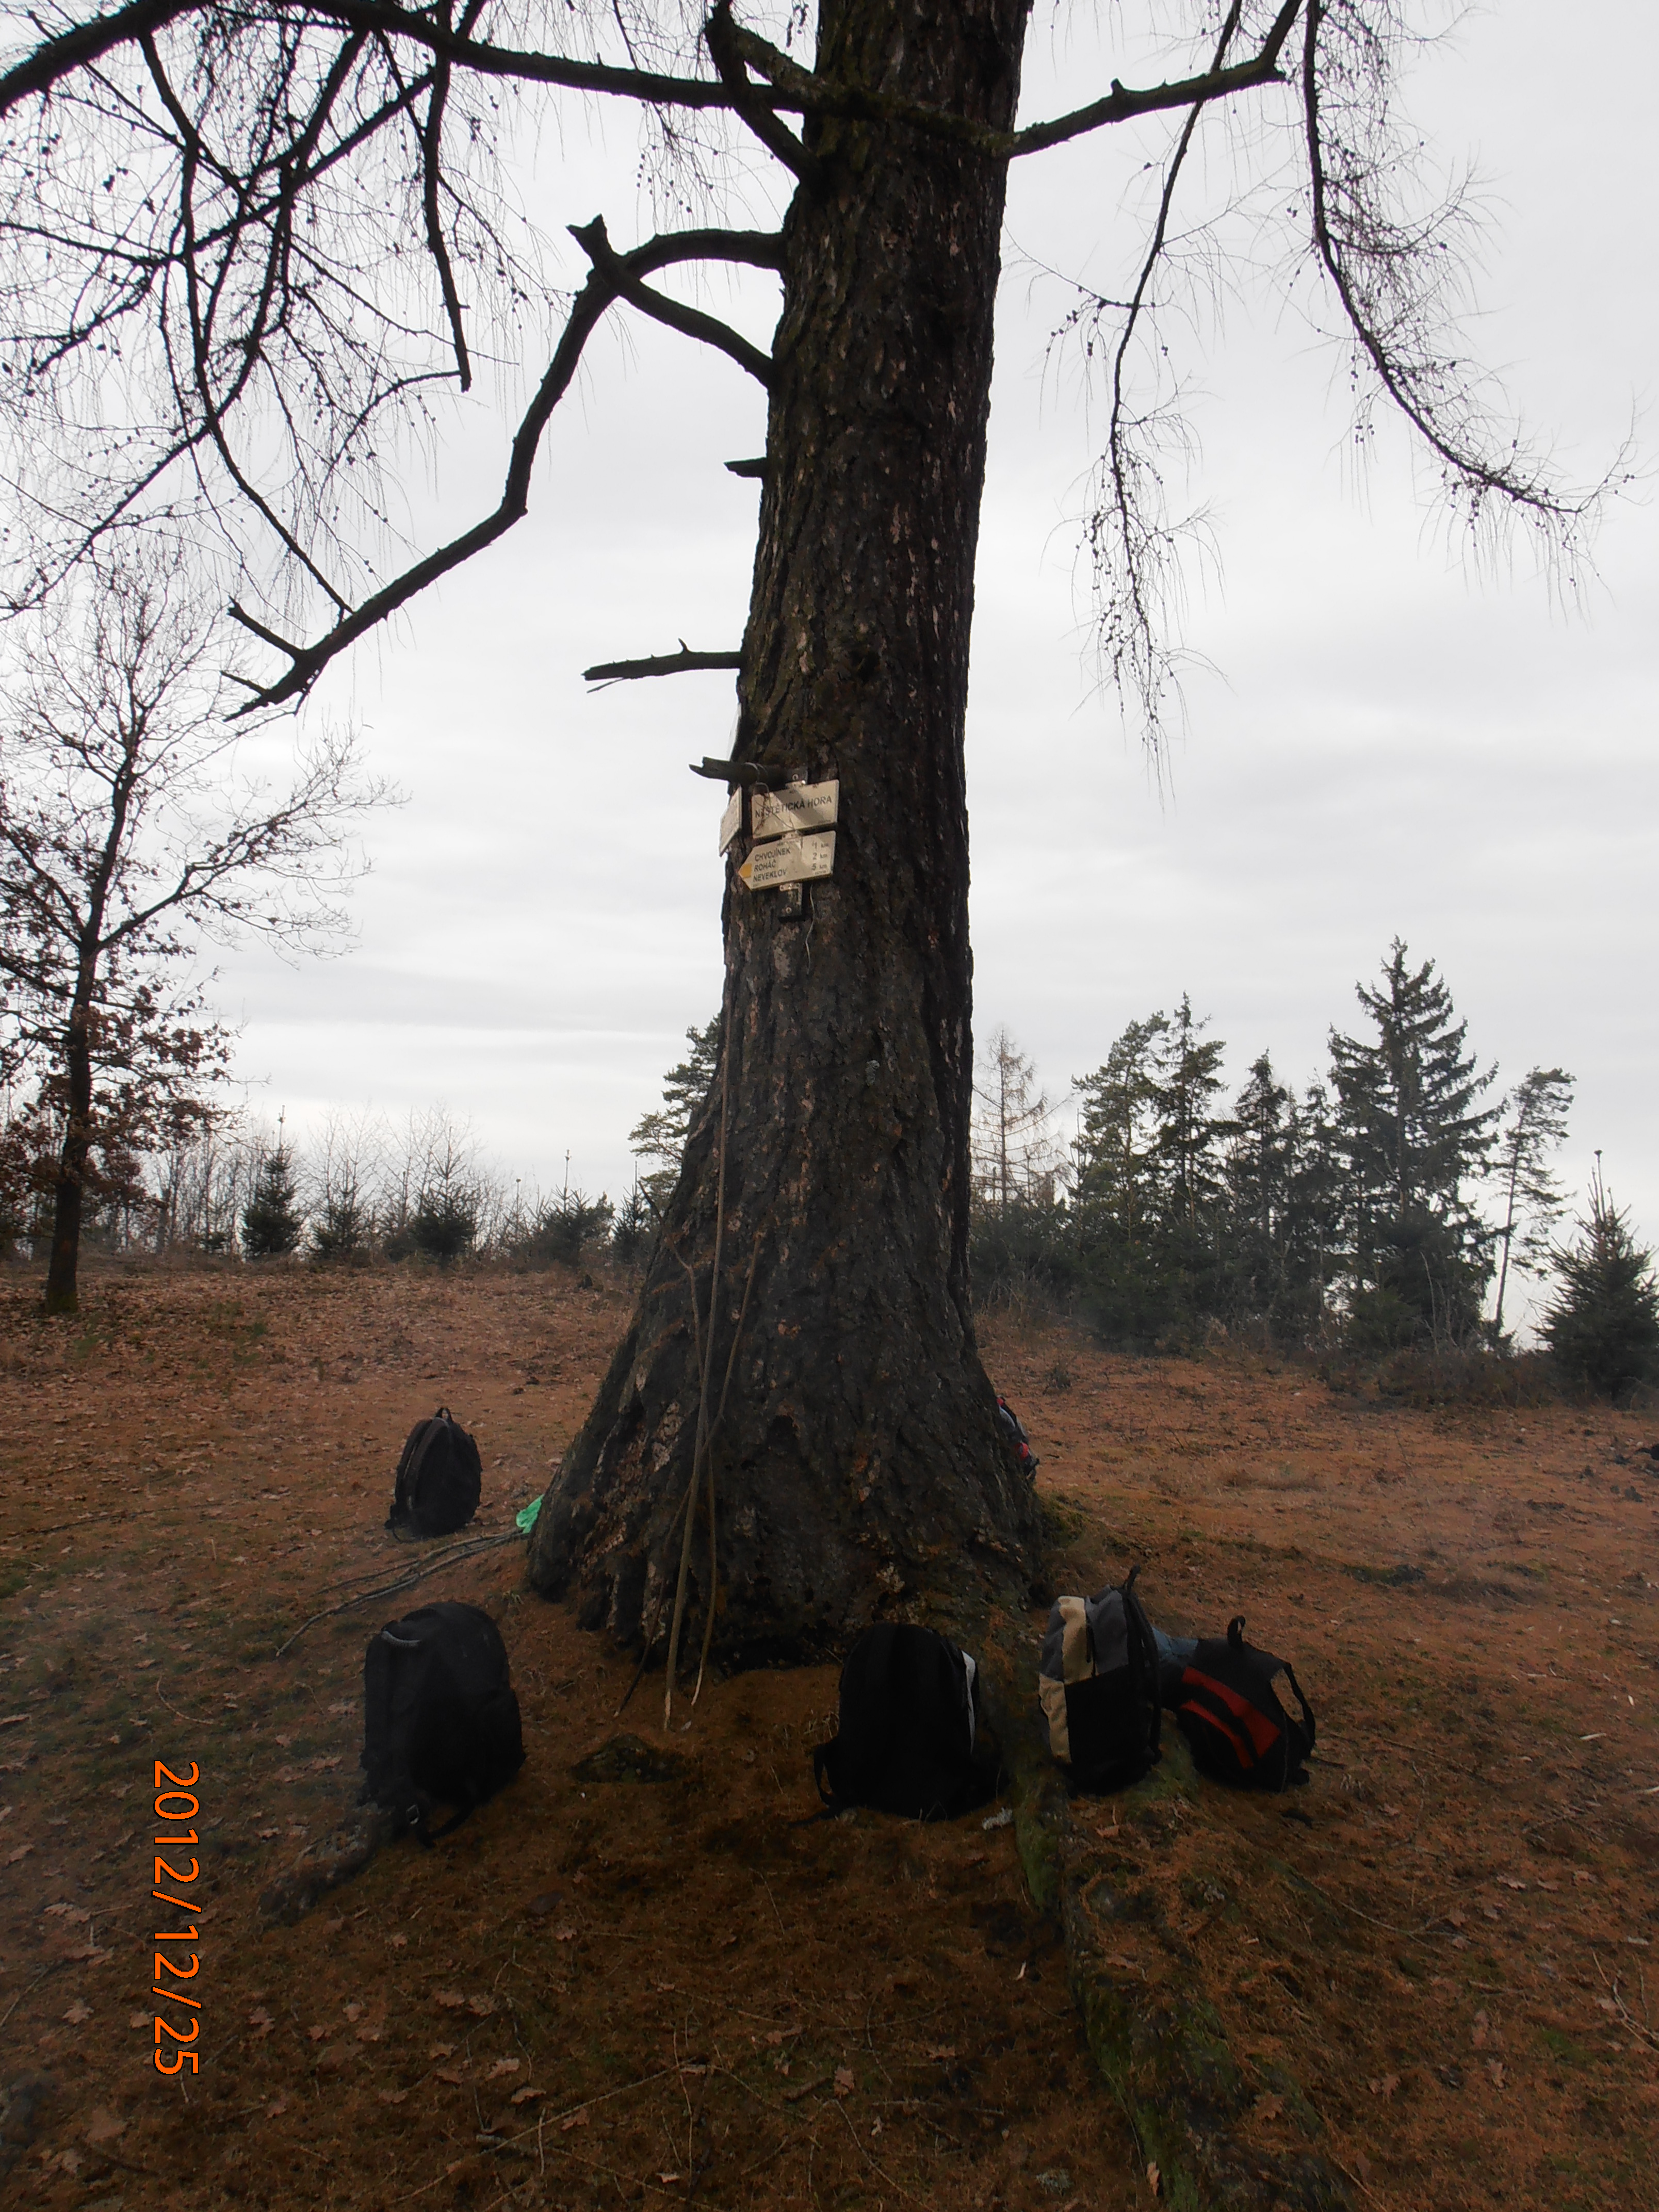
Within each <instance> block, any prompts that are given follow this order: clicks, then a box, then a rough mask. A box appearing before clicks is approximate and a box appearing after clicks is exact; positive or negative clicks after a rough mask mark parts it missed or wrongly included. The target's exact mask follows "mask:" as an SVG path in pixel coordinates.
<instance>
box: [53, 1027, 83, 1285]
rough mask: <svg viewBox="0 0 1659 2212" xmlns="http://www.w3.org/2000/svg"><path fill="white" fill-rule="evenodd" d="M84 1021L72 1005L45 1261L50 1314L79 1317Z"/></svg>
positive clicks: (65, 1053)
mask: <svg viewBox="0 0 1659 2212" xmlns="http://www.w3.org/2000/svg"><path fill="white" fill-rule="evenodd" d="M88 1019H89V1015H88V1009H87V1007H86V1006H76V1008H75V1010H74V1012H73V1013H72V1014H71V1015H70V1027H69V1038H68V1042H67V1044H66V1046H65V1048H64V1073H65V1075H66V1076H67V1078H68V1090H69V1098H68V1107H69V1111H68V1114H67V1115H66V1116H65V1119H64V1141H63V1145H62V1146H61V1147H60V1148H59V1151H58V1188H57V1191H56V1194H55V1202H54V1205H53V1208H52V1255H51V1257H50V1259H49V1260H48V1261H47V1262H46V1311H47V1312H48V1313H52V1314H59V1313H75V1312H77V1311H78V1310H79V1309H80V1303H81V1301H80V1296H79V1291H78V1289H77V1285H76V1278H77V1275H78V1273H79V1270H80V1264H81V1218H82V1211H83V1202H84V1199H85V1194H86V1180H87V1166H88V1161H89V1159H90V1157H91V1150H92V1147H91V1145H90V1143H89V1141H88V1131H89V1130H90V1127H91V1125H92V1051H91V1046H90V1042H89V1040H88V1033H87V1031H88Z"/></svg>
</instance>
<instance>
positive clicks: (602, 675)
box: [582, 638, 743, 684]
mask: <svg viewBox="0 0 1659 2212" xmlns="http://www.w3.org/2000/svg"><path fill="white" fill-rule="evenodd" d="M742 666H743V655H742V654H741V653H697V652H695V651H694V650H693V649H692V647H690V646H689V645H688V644H687V643H686V642H685V640H684V638H682V639H681V640H680V649H679V651H678V653H654V654H653V655H652V656H651V657H650V658H649V659H645V660H602V661H600V662H599V665H598V666H597V667H594V668H584V669H583V671H582V681H583V683H584V684H628V683H632V682H633V681H634V679H635V678H636V677H641V676H683V675H684V674H685V673H686V672H687V671H689V670H690V669H695V668H741V667H742Z"/></svg>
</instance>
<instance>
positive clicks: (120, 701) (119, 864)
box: [0, 549, 386, 1313]
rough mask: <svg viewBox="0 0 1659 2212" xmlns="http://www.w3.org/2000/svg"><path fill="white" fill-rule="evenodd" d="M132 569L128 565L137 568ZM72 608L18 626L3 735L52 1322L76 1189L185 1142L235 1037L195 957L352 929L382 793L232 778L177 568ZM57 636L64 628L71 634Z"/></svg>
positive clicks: (94, 573) (1, 911) (15, 1000)
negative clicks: (351, 909) (221, 945)
mask: <svg viewBox="0 0 1659 2212" xmlns="http://www.w3.org/2000/svg"><path fill="white" fill-rule="evenodd" d="M129 550H131V549H129ZM77 585H78V588H77V591H76V599H75V602H74V604H73V605H72V606H69V605H63V604H56V603H55V604H54V605H53V606H52V609H51V611H50V618H48V617H46V616H45V615H43V616H42V617H40V618H38V619H36V620H34V621H33V622H30V623H27V624H26V625H25V626H24V627H23V628H21V629H14V630H13V632H12V634H11V636H10V645H11V648H12V667H11V670H10V671H9V675H10V682H9V685H8V702H7V707H6V709H5V711H4V713H3V715H0V974H3V975H4V976H5V978H6V982H7V987H8V995H7V1000H6V1003H5V1008H4V1023H5V1029H6V1033H7V1036H8V1039H9V1048H10V1050H11V1052H12V1053H13V1054H15V1056H16V1057H18V1058H20V1059H21V1061H22V1063H23V1065H24V1066H25V1067H27V1069H28V1070H29V1071H30V1072H31V1073H32V1074H33V1078H34V1089H33V1101H32V1108H31V1112H32V1115H33V1121H34V1122H35V1124H36V1125H37V1127H39V1128H40V1130H41V1131H42V1133H46V1132H49V1133H50V1135H51V1139H52V1143H51V1150H50V1153H49V1156H48V1157H47V1158H46V1159H45V1160H44V1161H43V1162H42V1164H41V1170H40V1171H41V1172H42V1173H43V1174H44V1175H45V1176H46V1178H47V1179H48V1181H49V1182H50V1185H51V1188H52V1208H53V1224H52V1253H51V1260H50V1262H49V1265H48V1269H47V1276H46V1307H47V1310H48V1311H50V1312H54V1313H66V1312H73V1311H74V1310H75V1307H76V1271H77V1267H78V1263H79V1256H80V1243H81V1224H82V1211H83V1205H84V1199H85V1194H86V1193H87V1192H88V1189H97V1188H100V1187H106V1186H108V1185H109V1184H110V1183H111V1182H112V1181H113V1180H115V1179H117V1178H121V1177H125V1179H126V1181H127V1182H132V1181H133V1179H134V1177H133V1168H134V1164H135V1162H136V1159H137V1156H138V1155H140V1154H142V1153H144V1152H152V1151H166V1150H168V1149H170V1148H172V1147H173V1146H177V1145H178V1144H179V1142H180V1141H181V1139H185V1138H186V1137H187V1136H188V1134H189V1133H190V1131H191V1128H192V1127H197V1126H199V1124H200V1122H201V1121H202V1119H203V1117H204V1115H205V1114H207V1113H208V1112H209V1110H210V1109H209V1107H208V1104H207V1102H206V1099H205V1097H204V1090H205V1088H206V1087H208V1086H210V1085H211V1084H212V1082H213V1081H214V1080H215V1079H216V1078H218V1077H219V1076H221V1075H222V1073H223V1072H224V1070H225V1066H226V1062H227V1059H228V1049H229V1042H230V1040H229V1037H228V1033H227V1031H226V1030H224V1029H223V1028H222V1026H221V1025H220V1024H218V1023H217V1022H216V1021H215V1020H214V1019H213V1018H211V1016H210V1014H209V1012H208V1011H207V1008H206V1002H205V998H204V978H203V977H202V976H201V975H200V974H199V972H198V969H197V950H198V946H199V944H200V941H201V939H203V938H204V937H208V938H212V939H217V940H219V941H221V942H222V941H225V940H227V939H231V938H235V937H240V936H245V935H248V934H257V935H260V936H264V937H265V938H267V939H271V940H272V941H274V942H275V943H276V944H277V945H283V946H286V947H289V948H291V949H295V950H297V949H299V948H301V947H308V948H312V949H320V948H321V947H323V946H325V945H328V944H329V943H330V942H331V940H333V939H337V937H338V935H339V933H340V932H341V931H342V930H343V927H344V924H345V915H344V912H343V908H342V905H341V903H340V895H341V894H342V893H343V891H344V890H345V888H346V886H347V884H348V882H349V878H350V877H351V876H352V874H353V873H354V872H356V861H355V860H354V859H353V856H352V854H351V853H350V851H349V848H348V847H347V845H346V843H345V842H344V840H345V836H346V833H347V831H348V830H349V827H350V825H351V823H353V821H354V820H355V819H356V817H358V816H359V815H361V814H362V811H364V809H365V808H367V807H368V806H370V805H374V804H375V803H377V801H378V800H380V799H383V798H384V797H385V796H386V793H385V791H384V789H383V788H382V787H378V786H375V785H374V784H371V783H367V782H365V781H362V779H361V777H360V776H359V775H358V771H357V763H356V750H355V745H354V744H353V742H352V741H351V740H350V739H349V738H341V737H325V738H322V739H321V740H319V742H317V743H316V744H313V747H312V749H311V750H310V751H309V752H308V753H307V755H306V756H305V757H304V758H303V759H302V761H301V764H300V768H299V771H298V774H297V775H296V776H295V781H293V783H292V785H291V786H290V787H289V789H288V790H287V791H286V792H284V793H282V794H281V795H280V796H279V795H277V794H276V793H274V792H273V791H272V790H271V789H270V788H269V787H268V786H267V785H266V784H265V783H264V781H259V780H249V779H247V778H246V777H243V776H240V775H238V772H237V755H238V751H239V749H240V750H247V749H250V748H249V740H250V739H251V738H252V736H253V734H254V733H253V732H251V731H248V730H246V728H244V729H243V730H242V731H241V732H238V731H237V730H236V729H235V728H234V726H232V725H230V724H228V721H227V690H226V685H225V680H224V678H222V677H221V676H220V675H218V674H217V673H216V672H215V671H213V670H212V668H211V665H210V654H211V653H212V651H213V648H214V646H215V644H216V630H217V623H216V619H215V617H214V615H213V613H212V611H211V610H210V609H209V608H205V607H204V605H203V603H202V600H201V598H200V595H199V594H198V593H197V592H196V591H195V589H194V588H193V587H192V586H191V581H190V579H189V576H188V574H187V572H186V570H185V567H184V565H183V564H182V562H180V561H179V559H178V558H177V557H174V556H166V555H153V556H148V557H134V558H131V559H129V560H127V561H125V562H122V563H121V564H119V565H114V564H112V562H110V561H109V560H108V559H107V558H106V557H105V556H101V555H100V556H93V557H91V558H89V559H88V561H87V562H85V563H84V564H83V566H82V569H81V571H80V572H79V574H78V578H77ZM65 617H70V619H69V620H68V622H67V623H66V622H65Z"/></svg>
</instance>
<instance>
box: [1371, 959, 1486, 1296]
mask: <svg viewBox="0 0 1659 2212" xmlns="http://www.w3.org/2000/svg"><path fill="white" fill-rule="evenodd" d="M1354 990H1355V994H1356V996H1357V997H1358V1000H1359V1003H1360V1005H1361V1006H1362V1007H1363V1008H1364V1011H1365V1012H1366V1013H1367V1014H1369V1015H1370V1018H1371V1021H1372V1023H1373V1024H1374V1025H1375V1029H1376V1035H1375V1036H1374V1037H1371V1038H1355V1037H1350V1036H1343V1035H1341V1034H1340V1032H1339V1031H1337V1030H1332V1032H1331V1037H1330V1049H1331V1073H1332V1080H1333V1083H1334V1087H1335V1091H1336V1096H1337V1112H1338V1122H1339V1128H1340V1144H1341V1148H1342V1152H1343V1155H1344V1164H1345V1168H1346V1235H1347V1246H1348V1249H1347V1255H1346V1256H1347V1266H1348V1272H1349V1274H1350V1278H1351V1280H1352V1286H1353V1304H1354V1317H1355V1322H1356V1334H1358V1335H1360V1336H1362V1337H1364V1336H1365V1335H1367V1334H1370V1335H1372V1336H1376V1337H1378V1338H1380V1339H1383V1340H1387V1339H1389V1338H1391V1337H1392V1338H1398V1339H1399V1340H1405V1339H1406V1338H1407V1337H1408V1336H1411V1335H1414V1334H1426V1335H1428V1336H1430V1337H1431V1338H1433V1339H1434V1340H1453V1339H1462V1338H1463V1337H1465V1336H1467V1335H1468V1334H1469V1333H1470V1332H1471V1331H1472V1330H1473V1329H1474V1328H1475V1327H1476V1326H1477V1325H1478V1322H1479V1316H1480V1290H1481V1287H1482V1285H1484V1283H1485V1281H1486V1278H1487V1276H1488V1274H1489V1273H1490V1272H1491V1261H1490V1258H1489V1256H1488V1254H1487V1249H1486V1247H1487V1238H1486V1233H1485V1232H1484V1231H1483V1230H1482V1227H1481V1225H1480V1221H1479V1220H1478V1218H1477V1217H1476V1215H1475V1213H1474V1208H1473V1206H1472V1204H1471V1202H1470V1198H1469V1194H1468V1188H1467V1187H1468V1184H1469V1183H1470V1182H1473V1181H1474V1179H1475V1178H1476V1177H1478V1176H1480V1173H1481V1171H1482V1170H1484V1168H1485V1166H1486V1161H1487V1158H1488V1157H1489V1154H1490V1152H1491V1148H1492V1125H1493V1123H1494V1122H1495V1121H1496V1120H1497V1118H1498V1109H1497V1108H1495V1107H1486V1106H1482V1105H1481V1104H1480V1099H1481V1098H1482V1097H1483V1096H1484V1095H1485V1093H1486V1091H1488V1090H1489V1089H1490V1088H1491V1085H1492V1081H1493V1078H1494V1074H1495V1070H1492V1069H1488V1070H1487V1071H1486V1073H1481V1071H1480V1068H1479V1066H1477V1064H1476V1062H1475V1059H1474V1054H1472V1053H1468V1052H1467V1051H1466V1050H1465V1043H1466V1041H1467V1038H1468V1023H1467V1022H1461V1021H1459V1020H1458V1019H1457V1018H1456V1016H1455V1012H1454V1009H1453V1006H1452V1001H1451V994H1450V992H1449V989H1448V988H1447V987H1446V985H1445V983H1444V982H1443V981H1442V980H1441V979H1440V978H1439V977H1438V976H1437V975H1436V974H1435V972H1434V963H1433V961H1432V960H1425V962H1424V963H1423V964H1422V966H1421V967H1419V968H1413V967H1412V966H1411V965H1410V963H1409V961H1408V958H1407V948H1406V946H1405V945H1403V944H1402V943H1401V940H1400V939H1398V938H1396V939H1395V941H1394V944H1393V945H1392V946H1391V947H1390V949H1389V957H1388V958H1387V959H1386V960H1385V961H1384V962H1383V977H1382V982H1381V986H1380V987H1377V988H1375V989H1373V988H1370V987H1368V986H1366V985H1365V984H1364V983H1357V984H1356V985H1355V986H1354Z"/></svg>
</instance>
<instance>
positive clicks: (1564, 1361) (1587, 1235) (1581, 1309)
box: [1543, 1164, 1659, 1397]
mask: <svg viewBox="0 0 1659 2212" xmlns="http://www.w3.org/2000/svg"><path fill="white" fill-rule="evenodd" d="M1578 1231H1579V1234H1578V1237H1577V1242H1576V1243H1574V1244H1572V1245H1571V1247H1569V1248H1568V1249H1565V1250H1558V1251H1557V1253H1556V1255H1555V1263H1556V1266H1557V1267H1559V1270H1560V1274H1561V1287H1560V1290H1559V1291H1558V1292H1557V1294H1556V1297H1555V1300H1554V1302H1553V1304H1552V1305H1551V1307H1550V1309H1549V1311H1548V1312H1547V1314H1546V1315H1545V1316H1544V1330H1543V1334H1544V1340H1545V1342H1546V1343H1547V1345H1548V1346H1549V1348H1550V1350H1551V1351H1552V1352H1553V1353H1554V1354H1555V1356H1556V1358H1557V1359H1558V1360H1559V1362H1560V1363H1561V1365H1562V1367H1563V1368H1564V1369H1565V1370H1566V1372H1567V1374H1568V1375H1569V1376H1571V1377H1572V1379H1573V1380H1575V1381H1577V1382H1581V1383H1589V1386H1590V1388H1591V1389H1595V1390H1602V1391H1605V1392H1606V1393H1607V1395H1608V1396H1609V1397H1613V1396H1615V1395H1617V1394H1618V1392H1619V1391H1620V1390H1621V1389H1624V1388H1625V1386H1626V1384H1628V1383H1638V1382H1643V1381H1646V1380H1648V1379H1650V1378H1651V1377H1652V1376H1654V1375H1655V1374H1656V1373H1659V1285H1656V1284H1655V1281H1654V1274H1653V1254H1652V1252H1651V1251H1650V1249H1648V1248H1647V1247H1645V1246H1644V1245H1641V1244H1638V1243H1637V1241H1636V1239H1635V1238H1634V1237H1632V1234H1631V1231H1630V1224H1629V1221H1628V1219H1627V1218H1626V1215H1625V1213H1624V1212H1622V1211H1621V1210H1620V1208H1619V1207H1617V1206H1614V1204H1613V1200H1612V1198H1611V1197H1610V1196H1609V1195H1608V1194H1607V1190H1606V1188H1605V1187H1604V1186H1603V1184H1602V1182H1601V1168H1600V1165H1599V1164H1598V1165H1597V1168H1596V1172H1595V1180H1594V1181H1593V1182H1592V1183H1591V1185H1590V1210H1589V1218H1588V1219H1587V1220H1586V1219H1583V1218H1580V1220H1579V1223H1578Z"/></svg>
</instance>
